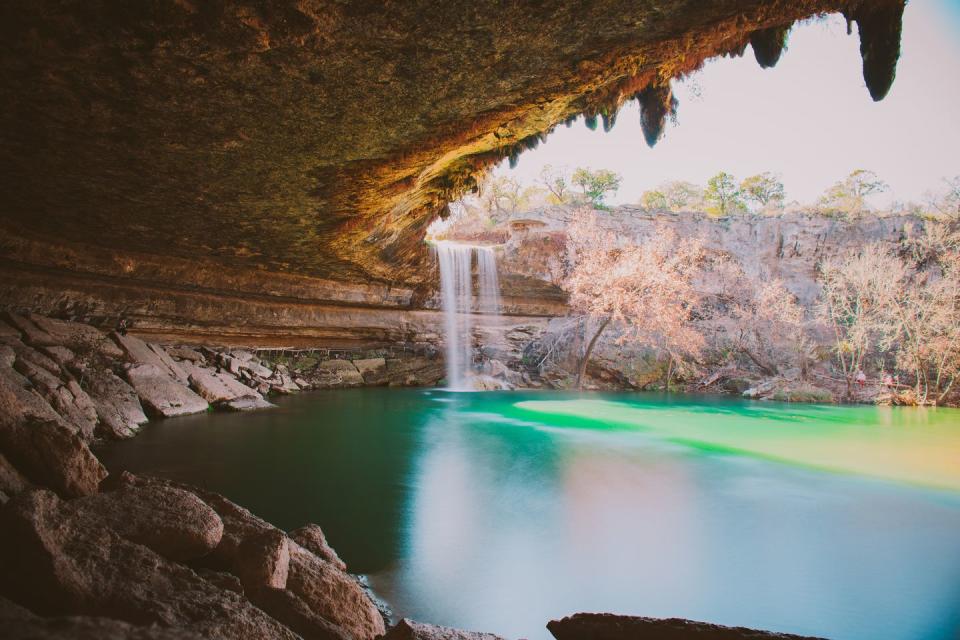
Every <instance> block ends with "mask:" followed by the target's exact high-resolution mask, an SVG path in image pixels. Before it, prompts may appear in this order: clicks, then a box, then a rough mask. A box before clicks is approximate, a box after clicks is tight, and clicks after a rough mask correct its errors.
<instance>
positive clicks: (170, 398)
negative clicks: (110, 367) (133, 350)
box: [126, 364, 209, 418]
mask: <svg viewBox="0 0 960 640" xmlns="http://www.w3.org/2000/svg"><path fill="white" fill-rule="evenodd" d="M126 376H127V381H128V382H129V383H130V385H131V386H132V387H133V388H134V390H135V391H136V392H137V396H138V397H139V398H140V401H141V402H142V403H143V405H144V407H145V408H146V410H147V411H148V412H150V413H153V414H154V415H157V416H162V417H164V418H171V417H174V416H183V415H188V414H191V413H199V412H201V411H206V410H207V407H208V406H209V405H208V404H207V401H206V400H204V399H203V398H201V397H200V396H198V395H197V394H195V393H194V392H193V391H191V390H190V389H188V388H187V387H185V386H183V385H182V384H180V383H178V382H177V381H176V380H174V379H173V378H171V377H170V376H169V375H167V374H166V373H164V371H162V370H161V369H160V368H158V367H157V366H155V365H152V364H139V365H134V366H132V367H130V368H129V369H127V371H126Z"/></svg>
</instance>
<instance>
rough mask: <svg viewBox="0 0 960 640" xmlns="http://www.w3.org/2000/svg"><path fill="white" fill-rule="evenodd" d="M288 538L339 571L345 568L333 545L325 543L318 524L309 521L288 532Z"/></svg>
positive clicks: (324, 537) (325, 539) (325, 538)
mask: <svg viewBox="0 0 960 640" xmlns="http://www.w3.org/2000/svg"><path fill="white" fill-rule="evenodd" d="M290 538H291V539H292V540H293V541H294V542H296V543H297V544H299V545H300V546H301V547H303V548H304V549H306V550H307V551H310V552H311V553H313V554H314V555H315V556H317V557H318V558H320V559H321V560H326V561H327V562H329V563H331V564H332V565H334V566H335V567H337V568H338V569H340V570H341V571H346V570H347V564H346V563H345V562H344V561H343V560H341V559H340V556H338V555H337V552H336V551H334V549H333V547H331V546H330V545H329V544H327V537H326V536H325V535H324V534H323V529H321V528H320V526H319V525H316V524H312V523H311V524H307V525H304V526H302V527H300V528H299V529H295V530H293V531H291V532H290Z"/></svg>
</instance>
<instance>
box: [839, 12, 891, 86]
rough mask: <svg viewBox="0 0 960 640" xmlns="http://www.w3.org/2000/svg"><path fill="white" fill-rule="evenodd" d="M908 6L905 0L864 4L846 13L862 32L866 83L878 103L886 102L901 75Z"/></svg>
mask: <svg viewBox="0 0 960 640" xmlns="http://www.w3.org/2000/svg"><path fill="white" fill-rule="evenodd" d="M905 4H906V2H905V0H897V1H894V2H864V3H861V4H860V5H859V6H858V7H857V8H856V9H855V10H853V11H852V12H850V13H848V14H845V15H846V18H847V20H848V21H849V20H853V21H854V22H856V23H857V29H858V30H859V31H860V57H861V58H863V80H864V82H866V84H867V89H868V90H869V91H870V97H871V98H873V99H874V100H875V101H880V100H883V98H884V97H885V96H886V95H887V92H889V91H890V87H891V86H893V80H894V78H895V77H896V75H897V61H898V60H899V59H900V33H901V31H902V29H903V8H904V5H905Z"/></svg>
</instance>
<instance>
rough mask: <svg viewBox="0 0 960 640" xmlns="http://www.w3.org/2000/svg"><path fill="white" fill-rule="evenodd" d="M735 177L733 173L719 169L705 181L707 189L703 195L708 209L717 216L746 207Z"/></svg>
mask: <svg viewBox="0 0 960 640" xmlns="http://www.w3.org/2000/svg"><path fill="white" fill-rule="evenodd" d="M741 195H742V194H741V192H740V188H739V187H738V186H737V179H736V178H735V177H733V175H731V174H729V173H727V172H725V171H721V172H720V173H718V174H717V175H715V176H713V177H712V178H710V179H709V180H708V181H707V190H706V191H705V192H704V194H703V197H704V200H706V202H707V205H708V211H709V212H710V213H712V214H714V215H718V216H728V215H731V214H733V213H738V212H740V211H743V210H744V209H745V208H746V207H745V205H744V204H743V200H742V199H741Z"/></svg>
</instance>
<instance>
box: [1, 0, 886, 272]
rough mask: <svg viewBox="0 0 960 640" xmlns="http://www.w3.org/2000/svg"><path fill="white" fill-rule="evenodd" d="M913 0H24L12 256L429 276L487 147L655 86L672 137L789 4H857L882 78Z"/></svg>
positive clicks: (12, 16)
mask: <svg viewBox="0 0 960 640" xmlns="http://www.w3.org/2000/svg"><path fill="white" fill-rule="evenodd" d="M903 8H904V0H872V1H871V0H791V1H786V0H769V1H761V0H718V1H711V2H706V1H701V0H696V1H694V0H595V1H593V2H582V1H581V0H576V1H574V0H551V1H549V2H546V1H535V0H529V1H519V0H518V1H514V2H503V1H500V0H470V1H460V0H448V1H444V2H440V1H435V0H402V1H400V0H398V1H390V0H387V1H383V0H354V1H349V0H299V1H281V0H142V1H137V2H122V1H120V0H87V1H84V2H68V1H63V0H32V1H30V2H6V3H3V6H2V8H0V73H2V74H3V82H2V85H0V100H2V108H0V118H2V124H0V136H2V145H0V148H2V152H0V163H2V164H0V180H2V185H0V193H2V198H3V206H2V207H0V225H2V229H3V234H4V237H5V239H4V241H3V242H2V243H0V247H2V250H0V258H2V259H3V261H4V262H5V263H7V264H10V263H18V262H21V263H22V262H24V261H27V262H29V261H31V260H32V261H34V262H36V263H39V264H40V266H42V267H44V268H46V267H50V266H51V265H44V264H42V263H44V261H45V260H47V259H48V256H46V255H45V252H43V251H37V250H36V249H35V248H34V250H32V251H27V250H25V249H24V248H23V247H25V246H27V245H28V244H30V243H32V242H36V241H37V240H38V239H42V241H43V242H48V243H58V242H62V243H65V245H69V246H70V247H73V248H71V249H70V251H74V252H81V253H82V252H83V247H92V248H94V249H95V250H96V251H109V252H116V253H117V255H122V253H123V252H140V253H146V254H150V255H153V256H161V257H162V256H169V257H170V258H171V259H175V260H192V259H199V260H204V261H208V262H206V263H205V264H222V265H224V267H225V268H229V269H234V270H236V269H240V270H250V272H251V273H253V274H256V273H271V274H272V273H281V274H293V275H297V276H309V277H318V278H327V279H333V280H351V281H365V282H373V283H387V284H391V283H392V284H394V285H402V286H415V285H417V284H418V283H419V282H421V281H422V280H423V279H424V273H425V271H424V270H423V269H422V268H420V267H421V266H422V263H423V260H424V258H425V256H426V255H427V252H426V249H425V247H424V244H423V241H422V240H423V236H424V233H425V230H426V227H427V225H428V224H429V223H430V222H431V221H432V220H433V219H435V217H436V216H437V215H438V214H443V212H444V210H445V207H446V205H447V203H448V202H449V201H450V200H451V199H453V198H456V197H458V196H459V195H460V194H462V193H463V192H465V191H466V190H469V189H471V188H472V187H473V186H475V184H476V181H477V179H478V176H479V175H480V174H481V173H482V172H483V171H485V170H487V169H488V168H489V167H491V166H492V165H493V164H495V163H497V162H499V161H500V160H502V159H503V158H505V157H511V156H512V157H516V155H517V154H519V153H520V152H521V151H522V150H523V149H524V148H529V147H532V146H534V145H536V144H537V143H538V142H539V141H541V140H542V139H544V137H545V136H546V135H548V134H549V132H550V131H551V130H552V129H553V128H554V127H555V126H557V125H558V124H561V123H564V122H565V121H568V120H570V119H571V118H574V117H576V116H578V115H580V114H585V115H586V117H587V120H588V122H593V123H595V122H596V121H597V120H598V119H601V120H603V122H604V123H605V124H607V125H609V124H610V123H611V121H612V119H613V118H615V117H616V112H617V110H618V109H619V107H620V105H622V104H623V103H624V102H626V101H628V100H639V101H640V102H641V105H642V107H643V124H644V130H645V133H646V136H647V139H648V140H647V141H648V142H650V143H653V142H655V141H656V138H657V136H658V135H659V128H660V127H662V124H663V119H664V118H665V117H666V115H667V113H668V112H669V110H670V109H671V108H673V107H672V104H671V103H672V97H671V95H670V88H669V86H670V85H669V82H670V80H671V79H672V78H675V77H678V76H682V75H683V74H686V73H689V72H691V71H693V70H695V69H696V68H698V67H699V66H700V65H701V64H702V63H703V61H704V60H706V59H708V58H711V57H714V56H719V55H742V54H743V53H744V51H745V49H746V46H747V44H748V43H752V44H753V47H752V49H753V52H754V55H756V57H757V60H758V62H759V63H760V64H762V65H764V66H771V65H773V64H775V63H776V61H777V58H778V57H779V55H780V53H781V51H782V49H783V44H784V40H785V37H786V33H787V31H788V30H789V28H790V26H791V25H792V24H793V23H794V22H795V21H797V20H803V19H807V18H810V17H812V16H817V15H819V14H821V13H825V12H842V13H844V14H845V15H846V16H847V18H848V20H849V21H850V22H851V24H853V25H854V26H853V29H854V30H855V33H858V34H859V37H860V39H861V53H862V55H863V68H864V78H865V81H866V85H867V87H868V89H869V91H870V92H871V94H872V95H873V97H874V99H880V98H882V97H883V95H884V94H885V93H886V91H887V89H888V88H889V86H890V83H891V82H892V81H893V76H894V73H895V68H896V61H897V58H898V56H899V41H900V24H901V17H902V12H903ZM748 55H749V54H748ZM638 144H644V141H642V140H638ZM14 237H16V238H17V241H13V240H12V238H14ZM24 238H27V239H28V240H23V239H24ZM30 246H34V247H35V246H36V245H35V244H34V245H30ZM119 259H120V258H117V260H119ZM210 261H212V262H210ZM58 265H59V266H58V268H64V267H66V268H69V266H70V260H69V259H64V260H62V261H61V262H60V263H58ZM113 268H114V270H121V271H122V268H121V266H117V265H114V267H113ZM158 273H159V272H158ZM230 273H232V272H230ZM157 277H161V278H162V277H175V276H166V275H163V274H162V273H161V274H160V275H159V276H157ZM221 286H227V287H229V283H228V284H226V285H221Z"/></svg>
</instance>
